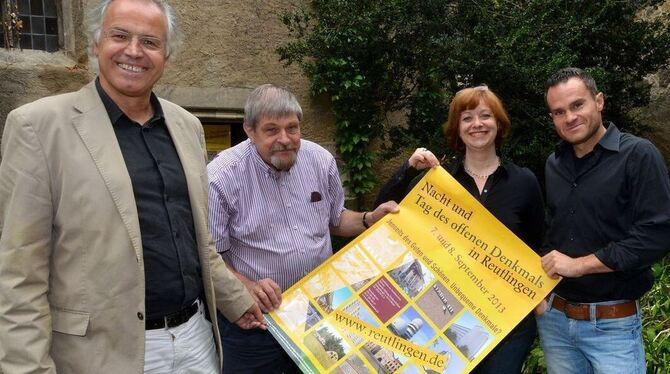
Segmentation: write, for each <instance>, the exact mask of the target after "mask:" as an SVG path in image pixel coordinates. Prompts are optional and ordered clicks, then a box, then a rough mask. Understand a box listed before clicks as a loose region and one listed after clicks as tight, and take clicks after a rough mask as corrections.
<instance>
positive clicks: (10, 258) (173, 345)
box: [0, 0, 264, 374]
mask: <svg viewBox="0 0 670 374" xmlns="http://www.w3.org/2000/svg"><path fill="white" fill-rule="evenodd" d="M90 20H91V22H90V32H91V50H92V53H93V54H94V55H95V57H96V58H97V60H98V65H99V71H100V73H99V76H98V78H97V79H96V80H95V82H91V83H90V84H88V85H86V86H85V87H84V88H82V89H81V90H80V91H78V92H74V93H69V94H64V95H59V96H53V97H47V98H44V99H41V100H38V101H36V102H33V103H30V104H27V105H24V106H22V107H20V108H18V109H16V110H14V111H12V112H11V113H10V114H9V116H8V117H7V122H6V125H5V129H4V134H3V137H2V145H1V151H2V161H1V163H0V371H4V372H5V373H6V374H9V373H12V374H15V373H54V372H56V371H57V372H58V373H78V374H79V373H142V372H147V373H149V372H180V373H187V372H211V373H214V372H218V371H219V370H220V369H221V359H220V358H217V354H216V350H215V348H218V349H219V352H220V349H221V348H220V347H221V345H220V339H219V334H218V328H217V321H216V309H217V308H218V309H219V310H220V311H221V312H222V313H223V314H224V315H225V316H226V317H227V318H228V319H229V320H231V321H236V323H237V324H238V325H239V326H240V327H242V328H256V327H261V328H263V327H264V322H263V316H262V314H261V312H260V309H259V308H258V306H257V305H256V304H255V303H254V302H253V300H252V299H251V297H250V296H249V294H248V293H247V291H246V289H245V288H244V286H243V285H242V284H241V283H240V282H239V281H238V280H237V278H236V277H235V276H232V275H231V273H230V272H229V271H228V270H227V268H226V266H225V264H224V263H223V261H222V260H221V258H220V257H219V256H218V255H217V254H216V252H215V251H214V248H213V246H212V242H211V239H210V236H209V233H208V230H207V213H206V210H207V174H206V171H205V159H206V153H205V148H204V136H203V130H202V127H201V125H200V122H199V121H198V120H197V119H196V118H195V117H194V116H192V115H191V114H189V113H188V112H187V111H185V110H184V109H182V108H180V107H179V106H177V105H175V104H172V103H170V102H168V101H165V100H162V99H158V98H157V97H156V96H155V95H154V94H153V93H152V88H153V86H154V84H155V83H156V81H157V80H158V79H159V78H160V76H161V74H162V73H163V69H164V67H165V64H166V62H167V60H168V57H169V56H170V54H171V53H172V52H174V47H175V41H176V39H175V22H174V18H173V16H172V13H171V10H170V8H169V6H168V5H167V4H166V3H165V2H164V0H105V1H103V2H102V4H100V5H99V6H98V7H96V8H95V9H93V11H92V12H91V17H90ZM205 313H208V314H209V316H212V318H210V320H211V321H212V322H211V324H210V322H208V321H207V320H206V319H205ZM212 324H213V327H212ZM215 343H216V344H215ZM194 347H195V348H194ZM183 349H186V351H185V352H186V353H185V354H181V353H180V352H184V351H183ZM220 356H221V355H219V356H218V357H220Z"/></svg>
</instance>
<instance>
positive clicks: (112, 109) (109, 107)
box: [95, 77, 163, 124]
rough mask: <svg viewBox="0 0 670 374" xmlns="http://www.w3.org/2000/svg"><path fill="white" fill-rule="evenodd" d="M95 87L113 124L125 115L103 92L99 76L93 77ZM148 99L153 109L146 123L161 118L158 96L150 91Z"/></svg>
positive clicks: (161, 112) (161, 108)
mask: <svg viewBox="0 0 670 374" xmlns="http://www.w3.org/2000/svg"><path fill="white" fill-rule="evenodd" d="M95 88H96V90H97V91H98V95H100V100H102V104H103V105H104V106H105V110H106V111H107V115H108V116H109V120H110V121H111V122H112V124H115V123H116V122H118V120H119V119H121V117H122V116H125V113H123V111H122V110H121V108H119V106H118V105H117V104H116V103H115V102H114V100H112V98H111V97H109V95H107V92H105V90H104V89H103V88H102V85H101V84H100V77H97V78H95ZM149 101H150V102H151V107H152V108H153V109H154V115H153V117H151V119H149V121H147V123H154V121H156V120H160V119H163V107H161V103H160V101H159V100H158V97H157V96H156V95H155V94H154V93H153V92H152V93H151V97H150V98H149ZM126 117H127V116H126Z"/></svg>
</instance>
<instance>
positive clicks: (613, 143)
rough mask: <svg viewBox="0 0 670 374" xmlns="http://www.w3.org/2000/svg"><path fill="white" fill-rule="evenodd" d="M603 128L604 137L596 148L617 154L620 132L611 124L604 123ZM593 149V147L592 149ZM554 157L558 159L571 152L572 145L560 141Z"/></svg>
mask: <svg viewBox="0 0 670 374" xmlns="http://www.w3.org/2000/svg"><path fill="white" fill-rule="evenodd" d="M603 124H604V126H605V127H606V128H607V130H606V131H605V135H603V137H602V138H601V139H600V141H599V142H598V144H596V147H600V148H603V149H606V150H608V151H612V152H619V145H620V142H619V140H620V139H621V131H619V129H618V128H617V127H616V126H615V125H614V123H612V122H609V121H607V122H604V123H603ZM594 149H595V147H594ZM555 150H556V156H557V157H559V156H561V154H563V153H564V152H568V151H569V152H572V144H570V143H568V142H566V141H565V140H561V141H560V142H559V143H558V144H557V145H556V149H555Z"/></svg>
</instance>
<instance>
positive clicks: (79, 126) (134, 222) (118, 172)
mask: <svg viewBox="0 0 670 374" xmlns="http://www.w3.org/2000/svg"><path fill="white" fill-rule="evenodd" d="M78 96H79V97H78V100H77V101H76V104H75V105H74V108H75V110H76V111H77V113H78V114H75V115H74V118H73V120H72V123H73V126H74V128H75V130H76V131H77V133H78V134H79V137H80V138H81V140H82V142H83V143H84V145H85V146H86V148H87V149H88V152H89V154H90V155H91V158H92V159H93V162H94V163H95V165H96V167H97V168H98V171H99V172H100V175H101V176H102V179H103V180H104V181H105V185H106V187H107V189H108V190H109V193H110V195H111V198H112V200H113V201H114V204H115V205H116V208H117V209H118V212H119V214H120V216H121V220H122V221H123V224H124V225H125V226H126V229H127V230H128V235H129V236H130V240H131V242H132V243H133V248H134V249H135V253H136V255H137V256H138V258H141V255H142V240H141V236H140V226H139V219H138V216H137V206H136V204H135V196H134V195H133V187H132V183H131V181H130V176H129V175H128V170H127V168H126V163H125V161H124V159H123V154H122V153H121V149H120V148H119V143H118V141H117V140H116V134H115V133H114V129H113V128H112V124H111V122H110V120H109V115H108V114H107V111H106V110H105V106H104V105H103V103H102V100H100V96H99V95H98V92H97V90H96V89H95V82H91V83H89V84H87V85H86V86H84V87H83V88H82V89H81V90H79V92H78Z"/></svg>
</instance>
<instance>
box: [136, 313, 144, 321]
mask: <svg viewBox="0 0 670 374" xmlns="http://www.w3.org/2000/svg"><path fill="white" fill-rule="evenodd" d="M137 318H139V319H140V321H141V320H143V319H144V314H142V312H137Z"/></svg>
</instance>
